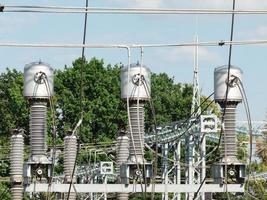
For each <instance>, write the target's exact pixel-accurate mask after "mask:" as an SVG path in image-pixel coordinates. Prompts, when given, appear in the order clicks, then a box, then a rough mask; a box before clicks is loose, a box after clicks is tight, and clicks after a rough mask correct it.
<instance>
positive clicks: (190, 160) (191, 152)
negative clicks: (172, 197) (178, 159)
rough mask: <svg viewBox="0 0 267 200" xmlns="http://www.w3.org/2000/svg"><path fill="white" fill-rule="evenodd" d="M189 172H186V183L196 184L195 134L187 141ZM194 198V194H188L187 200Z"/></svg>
mask: <svg viewBox="0 0 267 200" xmlns="http://www.w3.org/2000/svg"><path fill="white" fill-rule="evenodd" d="M186 145H187V148H186V149H187V156H186V157H187V165H188V167H187V172H186V179H187V181H186V183H187V184H189V185H193V184H194V174H195V169H194V157H195V149H194V136H193V134H190V135H189V136H188V139H187V143H186ZM193 198H194V193H188V194H186V199H187V200H193Z"/></svg>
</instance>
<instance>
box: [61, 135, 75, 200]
mask: <svg viewBox="0 0 267 200" xmlns="http://www.w3.org/2000/svg"><path fill="white" fill-rule="evenodd" d="M76 154H77V138H76V136H74V135H69V136H66V137H65V138H64V174H65V182H66V183H70V182H71V177H72V172H73V168H74V166H75V161H76ZM74 178H75V176H74ZM74 182H75V180H73V183H74ZM67 197H68V195H67V194H65V197H64V199H67ZM75 199H76V193H75V192H71V193H70V195H69V200H75Z"/></svg>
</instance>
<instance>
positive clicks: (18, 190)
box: [11, 184, 23, 200]
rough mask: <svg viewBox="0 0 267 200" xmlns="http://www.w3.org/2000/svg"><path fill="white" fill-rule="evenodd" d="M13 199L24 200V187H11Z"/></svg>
mask: <svg viewBox="0 0 267 200" xmlns="http://www.w3.org/2000/svg"><path fill="white" fill-rule="evenodd" d="M11 198H12V200H22V199H23V187H22V185H21V184H20V185H17V184H15V185H12V186H11Z"/></svg>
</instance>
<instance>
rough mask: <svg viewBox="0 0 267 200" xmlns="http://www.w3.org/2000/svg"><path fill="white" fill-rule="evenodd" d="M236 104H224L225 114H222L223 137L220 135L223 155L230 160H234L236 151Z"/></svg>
mask: <svg viewBox="0 0 267 200" xmlns="http://www.w3.org/2000/svg"><path fill="white" fill-rule="evenodd" d="M236 106H237V103H235V102H233V103H231V102H228V103H227V104H226V109H225V116H224V129H225V131H224V137H222V149H223V151H222V152H223V155H225V158H227V160H228V161H229V162H230V161H232V160H235V157H236V155H237V153H236V131H235V124H236V123H235V122H236V118H235V116H236Z"/></svg>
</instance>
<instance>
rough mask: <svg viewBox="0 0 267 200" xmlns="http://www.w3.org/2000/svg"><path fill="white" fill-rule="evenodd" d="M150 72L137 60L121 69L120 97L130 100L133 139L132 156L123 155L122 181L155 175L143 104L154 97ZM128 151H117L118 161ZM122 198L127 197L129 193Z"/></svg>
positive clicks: (130, 122)
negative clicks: (146, 153) (147, 150)
mask: <svg viewBox="0 0 267 200" xmlns="http://www.w3.org/2000/svg"><path fill="white" fill-rule="evenodd" d="M150 74H151V72H150V70H149V69H148V68H147V67H146V66H141V65H140V64H138V63H137V64H131V65H130V66H126V67H123V68H122V69H121V74H120V78H121V98H122V99H123V100H124V101H126V102H127V107H128V108H127V110H128V138H129V141H130V148H129V156H128V158H127V161H126V157H124V160H123V161H124V162H123V163H122V164H121V166H120V180H121V183H123V184H129V183H131V182H133V181H137V182H139V183H141V184H142V183H143V184H144V183H147V182H149V181H150V178H151V177H152V163H149V162H147V161H146V160H145V158H144V151H145V150H144V147H145V146H144V143H145V141H144V134H145V111H144V105H145V102H146V101H149V100H150V98H151V97H150V96H151V94H150V90H151V89H150V88H151V86H150V76H151V75H150ZM124 137H126V136H124ZM122 139H123V138H122ZM124 140H126V138H125V139H124ZM125 144H126V141H125ZM127 153H128V151H127V150H126V149H122V151H120V152H118V159H119V160H118V161H119V162H121V160H120V159H121V157H122V155H125V156H126V154H127ZM125 161H126V162H125ZM120 195H121V194H119V196H120ZM119 199H126V197H125V198H119Z"/></svg>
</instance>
